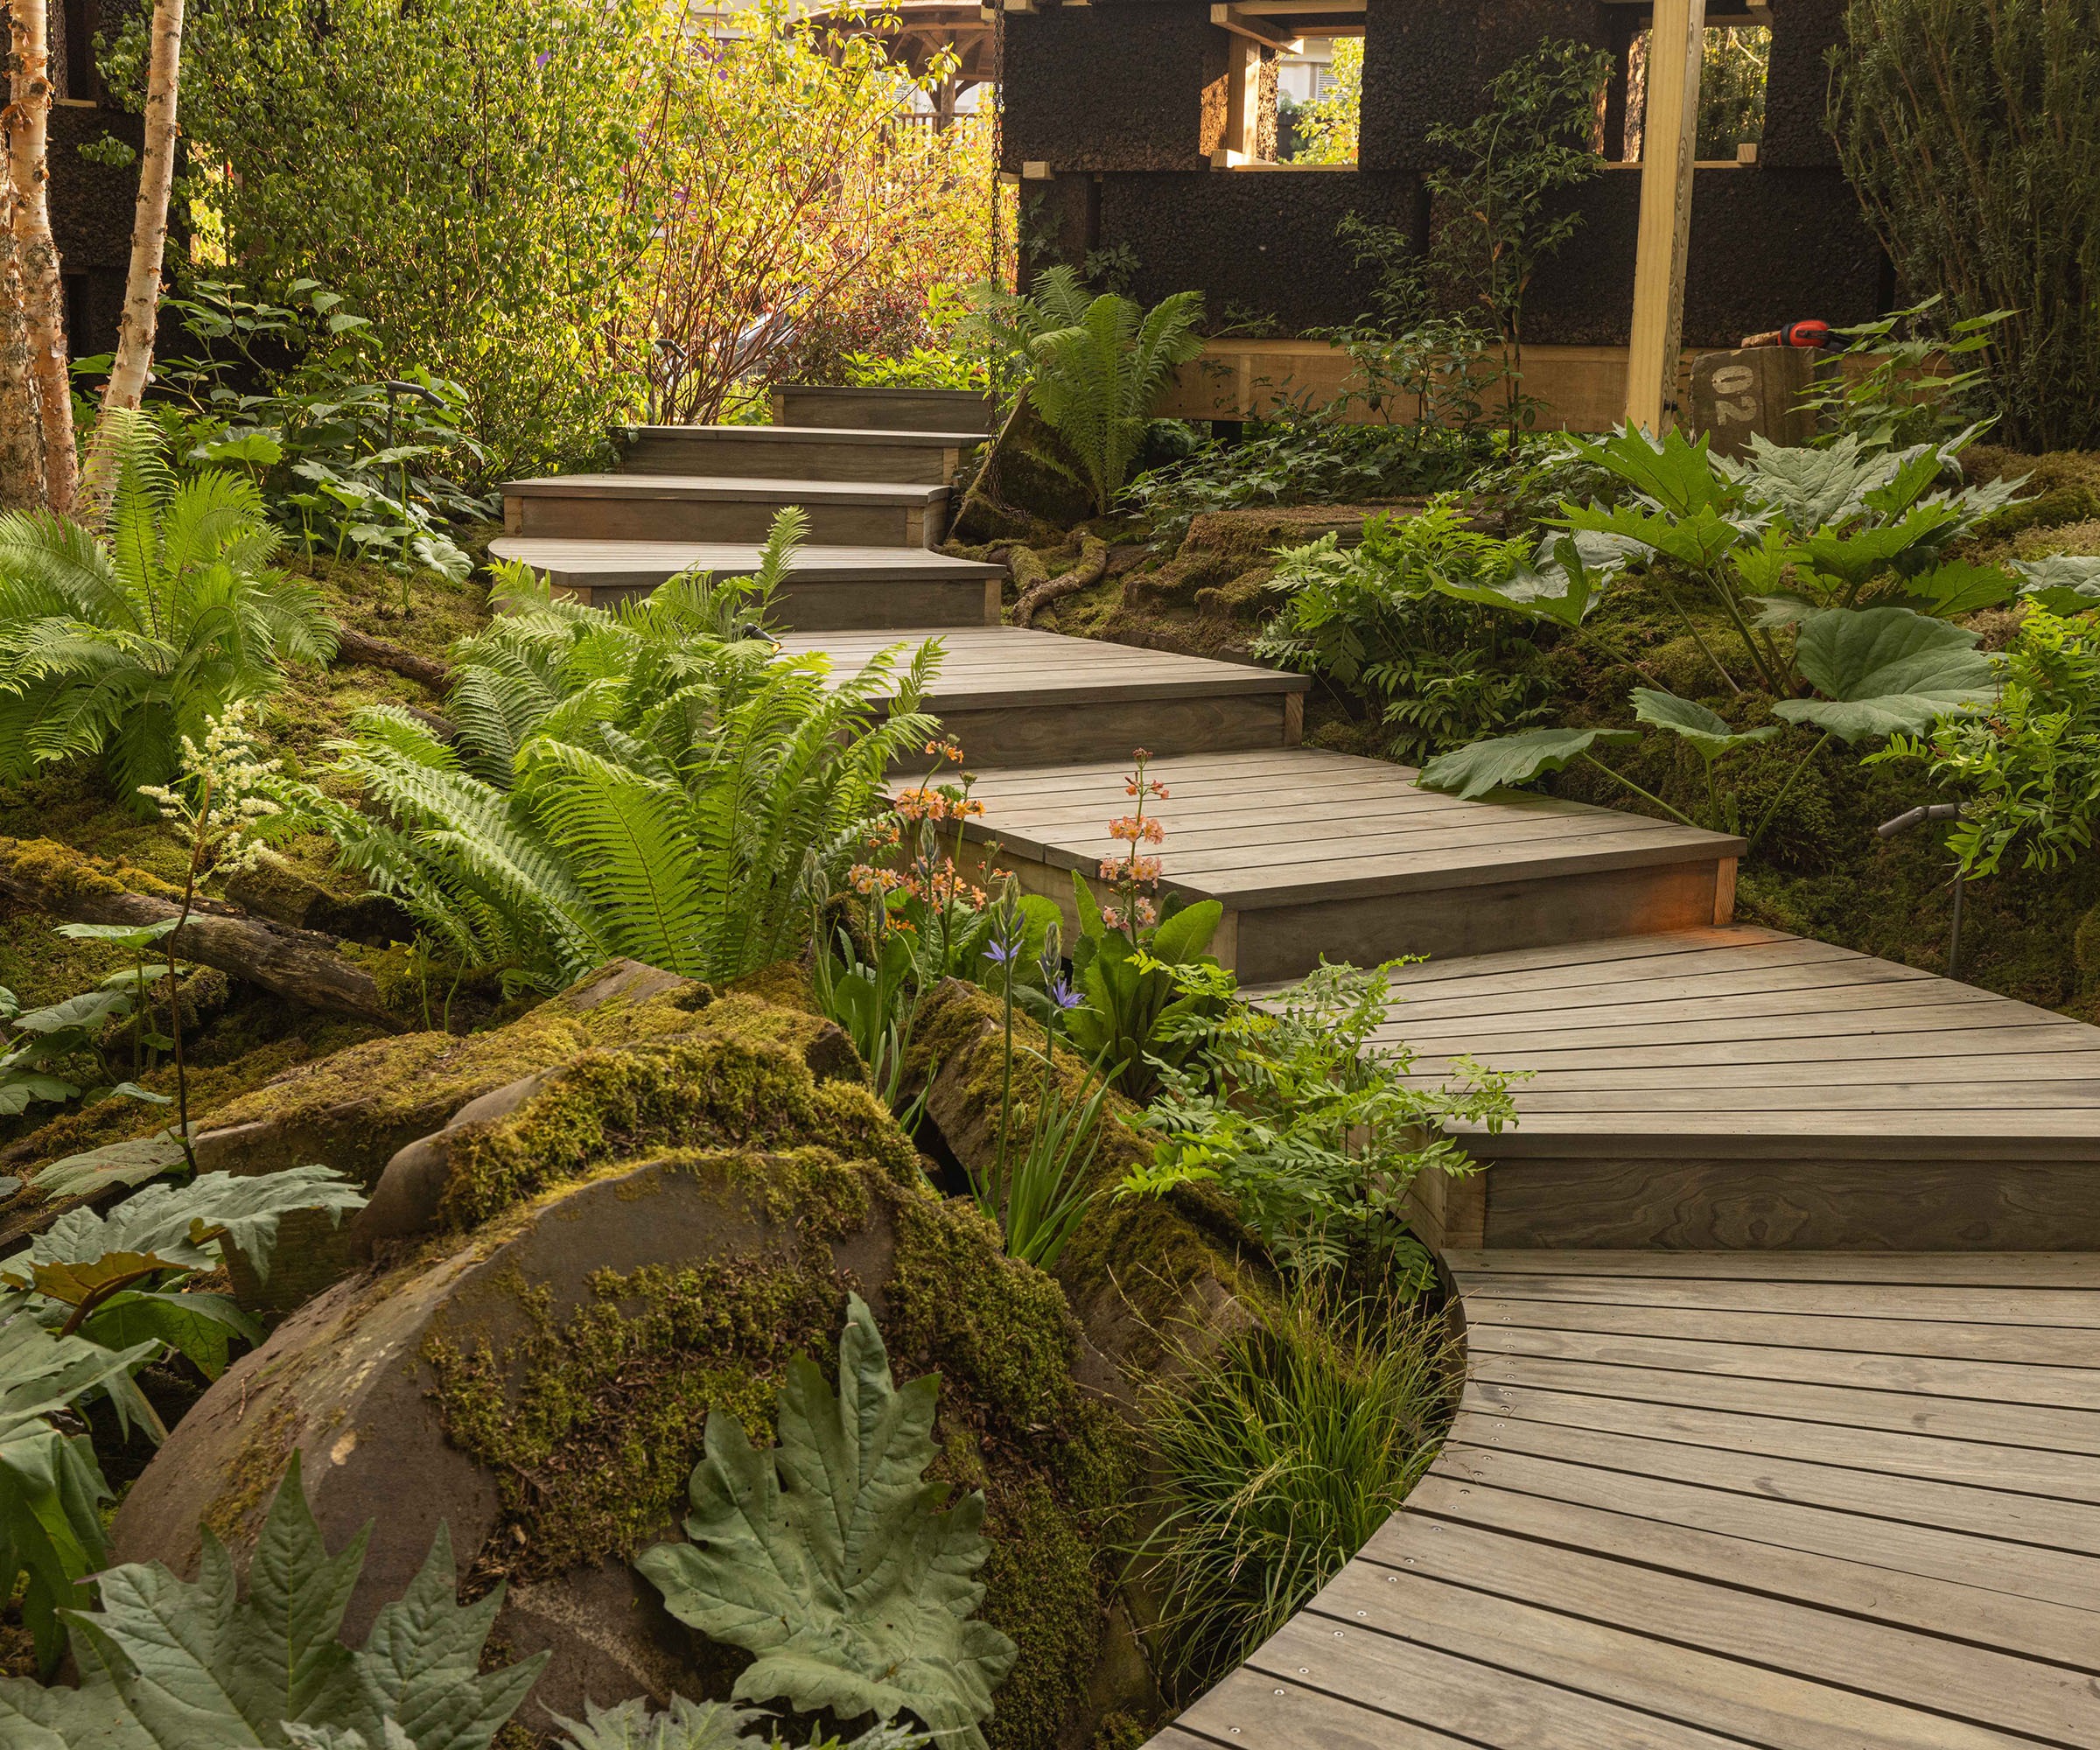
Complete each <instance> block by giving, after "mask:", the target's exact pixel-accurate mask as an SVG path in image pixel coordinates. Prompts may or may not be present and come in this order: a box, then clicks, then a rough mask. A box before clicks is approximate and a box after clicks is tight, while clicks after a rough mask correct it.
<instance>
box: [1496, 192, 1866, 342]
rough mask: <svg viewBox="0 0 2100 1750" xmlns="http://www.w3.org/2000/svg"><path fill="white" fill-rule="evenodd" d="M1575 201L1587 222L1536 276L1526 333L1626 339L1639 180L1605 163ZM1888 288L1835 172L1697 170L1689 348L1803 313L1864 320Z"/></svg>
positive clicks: (1688, 278)
mask: <svg viewBox="0 0 2100 1750" xmlns="http://www.w3.org/2000/svg"><path fill="white" fill-rule="evenodd" d="M1579 204H1580V207H1581V209H1582V213H1583V215H1584V216H1583V225H1582V228H1581V229H1580V230H1579V231H1578V232H1577V233H1576V234H1575V235H1574V236H1573V237H1572V239H1571V240H1570V241H1569V242H1568V244H1567V247H1566V248H1564V249H1563V250H1562V251H1561V252H1560V254H1559V255H1556V256H1555V257H1554V258H1553V259H1552V261H1551V262H1548V263H1547V264H1546V266H1545V267H1544V268H1543V269H1540V271H1539V274H1538V277H1537V279H1536V280H1535V281H1533V283H1532V287H1531V292H1530V297H1529V299H1528V300H1527V302H1526V305H1525V317H1524V338H1525V339H1528V340H1533V341H1540V342H1551V343H1553V344H1557V345H1565V346H1623V345H1625V344H1626V341H1627V338H1628V325H1629V320H1630V311H1631V310H1632V300H1633V278H1634V242H1635V229H1636V221H1637V219H1638V215H1639V211H1640V205H1641V179H1640V177H1639V176H1638V175H1637V174H1636V173H1635V172H1631V171H1607V172H1605V173H1604V174H1603V175H1602V176H1600V177H1599V178H1597V179H1595V180H1594V181H1593V182H1591V183H1589V184H1587V185H1586V186H1584V187H1583V188H1582V190H1581V191H1580V192H1579ZM1880 286H1881V253H1880V247H1879V246H1878V245H1877V244H1876V242H1874V239H1873V234H1872V233H1871V232H1869V231H1868V230H1867V228H1866V223H1865V221H1863V220H1862V219H1861V218H1860V217H1859V203H1858V202H1857V201H1856V200H1854V199H1853V198H1852V190H1851V189H1850V188H1849V187H1848V186H1846V184H1845V179H1844V178H1843V177H1841V176H1839V175H1838V173H1837V172H1834V171H1789V170H1768V169H1766V168H1764V167H1763V166H1759V167H1758V168H1756V169H1740V170H1739V169H1734V168H1726V167H1724V168H1717V169H1712V170H1702V171H1698V172H1695V173H1694V177H1693V180H1692V197H1691V262H1690V266H1689V269H1688V270H1687V272H1686V275H1685V281H1684V344H1685V345H1686V346H1733V345H1735V344H1736V342H1737V341H1738V340H1740V339H1741V338H1742V336H1743V335H1745V334H1747V333H1751V332H1756V331H1757V330H1760V329H1765V328H1774V327H1777V326H1778V325H1779V324H1781V323H1782V322H1787V321H1792V320H1795V319H1796V318H1802V317H1809V316H1816V317H1821V318H1824V320H1826V321H1830V322H1833V323H1839V322H1863V321H1865V320H1866V319H1867V318H1869V317H1871V316H1873V314H1874V313H1875V311H1876V308H1877V300H1878V298H1879V297H1880Z"/></svg>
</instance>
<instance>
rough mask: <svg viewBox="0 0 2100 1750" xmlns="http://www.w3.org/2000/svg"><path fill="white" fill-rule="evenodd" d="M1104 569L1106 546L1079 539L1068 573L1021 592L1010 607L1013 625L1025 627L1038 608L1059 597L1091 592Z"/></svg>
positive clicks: (1093, 537) (1096, 540)
mask: <svg viewBox="0 0 2100 1750" xmlns="http://www.w3.org/2000/svg"><path fill="white" fill-rule="evenodd" d="M1108 569H1109V543H1108V542H1105V541H1103V540H1102V539H1101V538H1100V537H1099V536H1098V535H1086V536H1084V537H1082V540H1081V542H1080V548H1079V563H1077V564H1076V565H1075V566H1073V568H1072V569H1071V570H1068V571H1065V572H1062V573H1061V574H1060V575H1059V576H1057V577H1046V578H1044V579H1043V581H1042V582H1040V583H1039V584H1034V585H1033V587H1031V588H1029V589H1027V590H1026V591H1024V592H1023V594H1022V596H1021V598H1020V600H1019V602H1018V603H1017V604H1016V605H1015V606H1014V610H1013V623H1014V624H1015V625H1016V626H1026V625H1027V624H1028V623H1029V621H1030V620H1033V618H1034V615H1035V613H1036V611H1037V610H1038V609H1039V608H1043V607H1047V606H1049V605H1050V604H1051V603H1052V602H1054V601H1056V600H1058V599H1059V598H1061V597H1063V596H1072V595H1077V594H1078V593H1079V592H1080V591H1082V590H1085V589H1091V588H1092V587H1093V586H1094V585H1095V584H1098V583H1099V582H1100V581H1101V580H1102V578H1103V576H1105V575H1106V573H1107V571H1108ZM1014 575H1015V576H1016V577H1019V575H1020V572H1019V569H1018V568H1016V570H1015V572H1014Z"/></svg>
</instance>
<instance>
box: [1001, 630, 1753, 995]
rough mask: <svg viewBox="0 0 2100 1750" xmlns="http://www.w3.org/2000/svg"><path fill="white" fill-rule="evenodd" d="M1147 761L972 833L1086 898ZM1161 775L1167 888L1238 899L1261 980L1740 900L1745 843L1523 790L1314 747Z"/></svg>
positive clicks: (1012, 805)
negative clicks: (1482, 794) (1081, 882)
mask: <svg viewBox="0 0 2100 1750" xmlns="http://www.w3.org/2000/svg"><path fill="white" fill-rule="evenodd" d="M1096 648H1098V649H1103V650H1112V649H1114V648H1117V647H1115V646H1113V645H1103V646H1096ZM1131 745H1132V746H1136V745H1137V743H1135V742H1133V743H1132V744H1131ZM1145 745H1147V746H1152V749H1153V751H1154V752H1156V753H1158V752H1164V751H1166V750H1163V749H1161V748H1160V747H1159V746H1158V744H1157V743H1156V742H1153V741H1152V740H1150V739H1147V740H1146V743H1145ZM1069 757H1070V758H1071V759H1072V760H1075V761H1087V760H1089V759H1090V758H1091V756H1089V755H1087V754H1084V753H1076V752H1075V753H1073V754H1071V755H1070V756H1069ZM1129 766H1130V761H1129V758H1128V755H1127V753H1126V754H1124V757H1122V758H1121V759H1111V760H1109V761H1106V762H1102V763H1094V764H1075V765H1069V766H1047V765H1046V766H1042V767H1032V768H1030V769H1027V770H1022V771H1008V772H999V773H995V774H987V775H986V777H985V779H984V782H983V783H982V784H980V785H979V786H978V788H977V795H978V797H979V798H980V799H982V801H983V802H984V805H985V808H984V819H983V820H982V821H981V822H977V823H973V825H972V827H971V832H972V835H973V836H974V837H982V838H984V839H988V840H991V839H996V840H997V841H998V844H999V847H1000V851H999V862H1000V864H1001V866H1003V867H1006V868H1011V869H1012V870H1014V871H1015V872H1016V873H1017V875H1019V877H1020V879H1022V881H1023V884H1024V885H1025V886H1027V887H1028V888H1029V889H1030V890H1031V891H1034V892H1040V893H1047V894H1048V895H1049V896H1050V897H1052V898H1054V899H1055V900H1058V901H1059V902H1060V903H1061V904H1066V905H1068V904H1069V903H1070V900H1071V892H1072V889H1071V876H1070V874H1069V871H1071V870H1075V869H1077V870H1080V871H1082V872H1084V873H1086V874H1087V875H1089V878H1090V877H1091V876H1092V874H1093V872H1094V871H1095V870H1096V868H1097V867H1098V865H1099V864H1100V861H1101V859H1102V858H1104V857H1108V856H1110V855H1112V854H1113V853H1114V851H1115V849H1116V846H1115V842H1114V841H1113V840H1111V839H1110V837H1109V836H1108V823H1109V821H1110V819H1111V818H1112V817H1114V816H1117V815H1122V814H1127V813H1128V812H1129V811H1130V806H1129V802H1128V801H1127V799H1126V798H1125V797H1124V793H1123V776H1124V773H1125V772H1126V771H1127V770H1128V769H1129ZM1152 775H1153V776H1155V777H1157V778H1158V779H1159V781H1161V782H1163V783H1165V784H1166V786H1167V788H1168V792H1169V794H1168V798H1167V800H1166V802H1162V803H1159V804H1156V805H1148V807H1147V809H1146V812H1147V813H1148V814H1154V815H1156V816H1158V817H1159V820H1160V821H1161V823H1162V824H1163V825H1164V826H1165V828H1166V843H1165V844H1164V846H1163V847H1162V855H1163V857H1164V861H1165V870H1166V881H1165V886H1166V887H1167V888H1169V889H1171V890H1173V891H1175V892H1179V893H1184V894H1186V895H1187V896H1188V897H1190V898H1192V899H1215V900H1220V901H1222V903H1223V905H1224V907H1225V922H1224V926H1223V928H1222V929H1221V930H1220V932H1219V942H1218V948H1217V950H1216V951H1217V954H1218V957H1219V959H1220V960H1221V961H1222V962H1223V963H1225V964H1226V965H1229V966H1231V967H1234V968H1235V969H1236V970H1237V971H1238V972H1239V974H1240V977H1242V979H1243V980H1245V981H1248V982H1250V983H1251V982H1259V981H1261V980H1264V979H1274V978H1293V977H1301V976H1303V975H1304V974H1305V973H1306V972H1309V971H1311V970H1313V968H1314V967H1315V966H1317V965H1318V964H1319V963H1320V957H1321V956H1322V955H1325V956H1327V958H1328V959H1329V960H1337V961H1340V960H1346V961H1349V962H1351V963H1354V964H1355V965H1359V966H1376V965H1377V964H1379V963H1381V962H1383V961H1385V960H1388V959H1390V958H1392V957H1393V956H1397V955H1406V954H1427V955H1435V956H1439V957H1441V956H1451V955H1460V954H1480V953H1485V952H1490V951H1493V950H1495V949H1509V948H1517V947H1524V946H1529V945H1531V944H1535V943H1544V942H1572V941H1578V940H1580V939H1582V938H1584V937H1595V936H1620V935H1635V934H1640V933H1643V932H1648V931H1653V930H1656V929H1668V928H1678V927H1682V926H1690V925H1711V924H1712V923H1713V922H1714V921H1716V920H1717V919H1720V920H1723V921H1725V920H1726V918H1727V917H1728V916H1729V915H1730V914H1732V912H1733V907H1734V903H1735V860H1736V858H1737V857H1738V856H1739V855H1740V853H1741V851H1742V849H1743V842H1742V841H1741V840H1740V839H1738V838H1731V837H1726V836H1725V835H1723V834H1720V833H1712V832H1702V831H1699V830H1697V829H1694V828H1689V827H1684V826H1679V825H1677V824H1676V823H1673V822H1669V821H1657V820H1651V819H1649V818H1648V817H1647V816H1642V815H1628V814H1621V813H1619V812H1617V811H1616V810H1614V809H1600V808H1592V807H1590V806H1588V805H1587V804H1586V803H1581V802H1565V801H1563V800H1561V799H1559V798H1558V797H1552V796H1537V795H1528V794H1524V793H1522V792H1516V791H1506V792H1503V793H1502V794H1500V795H1496V796H1494V797H1491V798H1488V799H1484V800H1482V801H1480V802H1460V800H1459V799H1458V798H1456V797H1453V796H1446V795H1438V794H1436V793H1434V792H1432V791H1428V790H1422V789H1418V788H1416V786H1415V784H1414V782H1413V778H1414V774H1413V773H1412V771H1411V770H1410V769H1409V768H1408V767H1404V766H1393V765H1390V764H1388V763H1386V762H1385V761H1383V760H1364V759H1359V758H1357V757H1355V756H1354V755H1351V754H1345V753H1327V752H1326V751H1324V750H1321V749H1317V748H1308V747H1299V748H1293V749H1292V750H1290V751H1288V752H1285V751H1271V752H1265V753H1263V752H1247V753H1223V752H1217V753H1212V752H1197V753H1187V754H1186V755H1183V756H1181V757H1177V758H1173V759H1163V760H1159V761H1157V762H1155V764H1154V767H1153V773H1152ZM1097 885H1098V884H1097Z"/></svg>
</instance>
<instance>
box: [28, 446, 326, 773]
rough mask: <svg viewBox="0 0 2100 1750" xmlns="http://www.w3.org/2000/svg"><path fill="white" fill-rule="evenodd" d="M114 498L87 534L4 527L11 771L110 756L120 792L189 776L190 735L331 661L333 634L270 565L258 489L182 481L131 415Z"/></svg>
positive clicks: (305, 589)
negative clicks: (288, 671) (186, 743)
mask: <svg viewBox="0 0 2100 1750" xmlns="http://www.w3.org/2000/svg"><path fill="white" fill-rule="evenodd" d="M117 457H118V462H117V472H116V490H115V495H114V497H113V499H112V501H111V503H110V506H109V511H108V514H107V515H106V516H105V517H104V518H103V519H102V521H101V523H100V524H99V525H98V526H97V527H95V528H85V527H83V526H81V524H79V523H76V522H69V521H66V520H64V519H62V518H57V517H52V516H47V515H44V514H39V513H36V512H18V513H16V514H11V515H7V516H4V517H0V777H9V778H19V777H22V776H25V774H27V773H28V772H30V771H31V769H32V768H33V767H36V766H37V765H38V764H39V763H41V762H44V761H47V760H64V759H69V758H72V757H73V756H74V755H76V754H89V753H92V754H99V755H101V756H102V760H103V762H104V764H105V766H106V767H107V768H108V771H109V777H110V780H111V782H112V783H113V784H114V786H115V787H116V790H117V792H118V794H119V795H123V796H124V797H127V798H129V797H131V796H133V795H135V794H136V793H137V790H138V788H140V787H141V786H142V785H147V784H165V783H166V782H167V781H168V780H169V779H171V778H172V777H173V776H174V774H175V772H176V769H177V766H178V762H179V759H180V757H181V746H182V739H183V737H185V736H190V737H192V738H193V739H199V740H201V739H203V736H204V733H205V725H206V724H207V720H209V719H211V718H216V717H219V716H221V714H223V713H224V711H226V710H227V708H228V706H229V705H231V704H234V703H235V702H236V701H239V700H243V699H249V698H254V697H259V696H262V695H263V694H266V693H269V692H270V691H271V690H274V689H275V688H276V684H277V682H278V678H279V674H280V665H281V664H282V663H283V662H287V661H291V662H325V661H326V660H327V659H328V657H329V656H330V655H332V654H333V652H334V648H335V637H334V633H333V631H332V624H331V622H330V620H329V619H328V617H327V615H326V614H325V613H324V611H323V609H322V606H321V602H320V598H319V596H318V594H317V593H316V592H315V591H313V590H312V589H311V587H310V586H308V585H307V584H302V583H298V582H295V581H294V580H292V579H290V578H289V577H284V576H283V575H282V574H280V573H278V572H276V571H274V570H270V569H269V558H270V556H271V555H272V554H273V553H274V552H275V551H276V548H277V545H278V542H279V538H280V537H279V536H278V535H277V532H276V530H275V529H274V528H271V527H270V526H269V522H268V521H267V519H266V517H265V516H264V514H263V508H262V500H261V498H260V497H259V495H258V494H257V493H256V491H255V486H254V485H253V484H252V483H251V482H249V481H248V480H246V479H241V478H240V477H238V476H236V475H233V474H229V473H225V472H220V471H218V470H207V471H205V472H202V473H200V474H197V475H195V476H193V477H192V478H190V479H186V480H178V479H176V477H175V474H174V472H173V471H172V469H170V467H169V466H168V464H167V460H166V458H165V453H164V448H163V444H162V441H161V438H160V437H159V435H158V432H156V431H155V430H154V429H153V428H152V427H151V425H150V424H148V423H144V421H142V420H138V419H137V418H136V417H134V418H130V420H129V421H128V423H127V430H125V432H124V434H123V437H122V438H121V439H120V440H119V443H118V447H117Z"/></svg>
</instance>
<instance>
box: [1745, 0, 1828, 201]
mask: <svg viewBox="0 0 2100 1750" xmlns="http://www.w3.org/2000/svg"><path fill="white" fill-rule="evenodd" d="M1844 41H1845V0H1772V70H1771V73H1770V76H1769V77H1768V79H1767V80H1766V81H1765V135H1764V140H1763V143H1762V144H1761V145H1760V146H1759V147H1758V151H1757V156H1758V158H1759V161H1760V162H1761V163H1763V164H1768V165H1777V166H1779V167H1780V168H1782V169H1786V170H1801V169H1810V168H1824V167H1828V168H1831V169H1833V170H1834V169H1836V168H1837V165H1838V148H1837V145H1836V144H1835V143H1834V142H1833V141H1832V140H1831V137H1830V134H1829V132H1828V131H1827V130H1825V129H1824V112H1825V110H1826V109H1827V108H1828V105H1829V101H1830V81H1831V71H1830V66H1829V64H1828V63H1827V61H1826V60H1825V59H1824V57H1825V55H1826V54H1827V52H1829V51H1830V50H1831V49H1832V48H1835V47H1836V46H1837V45H1838V44H1840V43H1842V42H1844Z"/></svg>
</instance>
